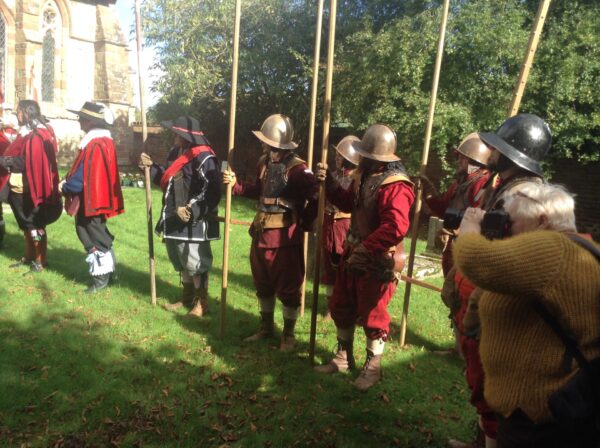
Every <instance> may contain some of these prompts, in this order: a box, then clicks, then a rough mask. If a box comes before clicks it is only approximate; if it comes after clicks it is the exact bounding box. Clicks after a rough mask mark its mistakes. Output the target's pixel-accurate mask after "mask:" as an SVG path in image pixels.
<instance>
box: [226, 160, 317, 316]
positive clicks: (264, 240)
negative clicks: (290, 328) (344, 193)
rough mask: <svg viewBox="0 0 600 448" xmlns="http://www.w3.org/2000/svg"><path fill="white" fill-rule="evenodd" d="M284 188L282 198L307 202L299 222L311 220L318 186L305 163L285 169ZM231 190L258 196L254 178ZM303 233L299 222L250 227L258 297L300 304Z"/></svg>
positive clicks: (253, 274)
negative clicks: (284, 196)
mask: <svg viewBox="0 0 600 448" xmlns="http://www.w3.org/2000/svg"><path fill="white" fill-rule="evenodd" d="M259 169H260V167H259ZM288 187H289V189H288V190H287V191H289V192H291V193H290V194H288V195H286V197H288V198H290V199H292V200H294V199H301V200H303V201H304V200H306V201H308V204H307V206H306V208H305V209H304V211H303V213H302V214H301V222H302V224H306V223H308V224H310V223H312V221H313V220H314V218H315V216H316V205H317V202H316V200H315V198H316V197H317V193H318V189H319V187H318V184H317V181H316V179H315V176H314V174H313V173H312V172H311V171H310V170H308V168H307V167H306V165H305V164H300V165H297V166H294V167H293V168H291V169H290V170H289V172H288ZM233 192H234V193H235V194H236V195H241V196H246V197H252V198H258V197H259V195H260V181H259V179H258V177H257V181H256V184H254V185H249V184H243V183H242V184H240V183H237V184H236V185H234V188H233ZM303 233H304V229H303V228H302V225H301V224H296V223H294V224H292V225H291V226H289V227H284V228H281V229H264V230H263V231H258V230H255V229H254V228H253V227H251V228H250V235H251V236H252V246H251V249H250V267H251V269H252V279H253V281H254V286H255V287H256V295H257V296H258V297H272V296H274V295H277V296H278V297H279V298H280V299H281V301H282V303H283V304H284V305H285V306H290V307H297V306H300V296H301V288H302V282H303V281H304V272H305V264H304V256H303V254H302V244H303V241H304V239H303Z"/></svg>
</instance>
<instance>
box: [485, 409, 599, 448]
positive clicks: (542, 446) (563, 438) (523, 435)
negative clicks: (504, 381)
mask: <svg viewBox="0 0 600 448" xmlns="http://www.w3.org/2000/svg"><path fill="white" fill-rule="evenodd" d="M499 420H500V422H499V425H498V438H497V442H498V448H575V447H577V448H598V447H600V432H599V431H598V426H597V422H596V421H595V419H589V420H585V421H580V422H577V423H576V424H565V423H559V422H545V423H538V424H535V423H533V422H532V421H531V420H530V419H529V417H527V415H525V413H523V412H522V411H521V410H517V411H515V412H513V413H512V414H511V416H510V417H508V418H504V417H502V416H499Z"/></svg>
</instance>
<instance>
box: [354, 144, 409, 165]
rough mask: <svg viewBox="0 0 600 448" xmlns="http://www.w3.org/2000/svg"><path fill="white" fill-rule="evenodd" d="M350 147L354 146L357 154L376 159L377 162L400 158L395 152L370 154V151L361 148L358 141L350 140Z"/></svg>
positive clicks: (392, 160) (394, 160) (395, 160)
mask: <svg viewBox="0 0 600 448" xmlns="http://www.w3.org/2000/svg"><path fill="white" fill-rule="evenodd" d="M352 148H354V150H355V151H356V152H357V153H358V154H360V155H361V157H366V158H367V159H371V160H377V161H379V162H397V161H398V160H400V157H398V156H397V155H396V154H387V155H383V154H371V153H370V152H368V151H366V150H365V149H363V147H362V146H361V142H360V141H357V142H352Z"/></svg>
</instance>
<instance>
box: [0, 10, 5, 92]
mask: <svg viewBox="0 0 600 448" xmlns="http://www.w3.org/2000/svg"><path fill="white" fill-rule="evenodd" d="M6 40H7V39H6V21H5V20H4V16H3V15H2V13H0V103H3V102H4V92H5V89H6V62H7V57H6Z"/></svg>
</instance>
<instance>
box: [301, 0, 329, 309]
mask: <svg viewBox="0 0 600 448" xmlns="http://www.w3.org/2000/svg"><path fill="white" fill-rule="evenodd" d="M323 2H324V0H319V3H318V6H317V27H316V30H315V56H314V61H313V79H312V90H311V95H310V119H309V124H308V148H307V154H306V155H307V157H306V159H307V160H306V163H307V165H308V168H312V163H313V146H314V144H315V119H316V115H317V91H318V89H317V87H318V85H319V61H320V59H321V28H322V27H323ZM307 260H308V233H305V234H304V261H305V262H306V261H307ZM305 301H306V272H305V273H304V282H303V283H302V296H301V298H300V315H301V316H304V303H305Z"/></svg>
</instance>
